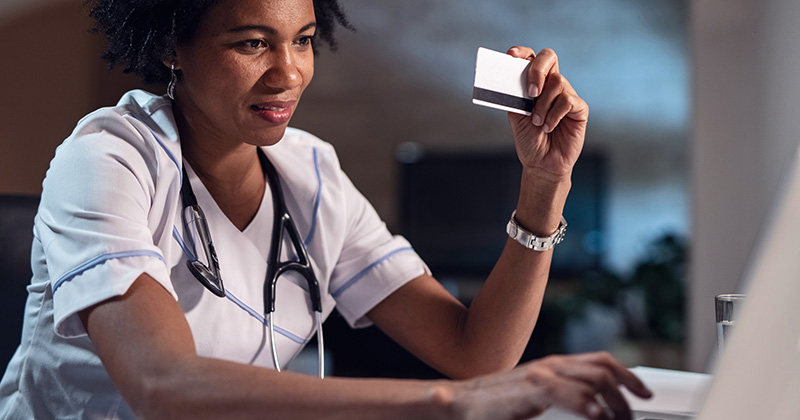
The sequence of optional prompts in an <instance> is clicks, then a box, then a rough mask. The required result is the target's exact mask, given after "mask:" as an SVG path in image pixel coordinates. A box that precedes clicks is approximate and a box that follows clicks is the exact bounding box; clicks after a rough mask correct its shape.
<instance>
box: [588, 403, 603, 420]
mask: <svg viewBox="0 0 800 420" xmlns="http://www.w3.org/2000/svg"><path fill="white" fill-rule="evenodd" d="M602 412H603V409H602V408H600V406H599V405H597V404H595V403H589V405H587V406H586V414H588V415H589V417H591V418H596V417H597V416H599V415H600V413H602Z"/></svg>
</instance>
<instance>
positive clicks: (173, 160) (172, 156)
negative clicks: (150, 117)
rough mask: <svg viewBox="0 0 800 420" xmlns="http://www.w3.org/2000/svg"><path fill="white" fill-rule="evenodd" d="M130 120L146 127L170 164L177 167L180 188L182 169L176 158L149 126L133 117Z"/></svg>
mask: <svg viewBox="0 0 800 420" xmlns="http://www.w3.org/2000/svg"><path fill="white" fill-rule="evenodd" d="M131 118H133V119H135V120H136V121H139V122H140V123H142V125H144V126H145V127H147V130H148V131H150V134H152V135H153V138H154V139H156V142H157V143H158V144H159V146H161V148H162V149H164V152H166V154H167V156H169V158H170V159H171V160H172V163H174V164H175V166H177V167H178V172H179V173H180V174H181V177H180V185H181V186H183V176H182V175H183V167H182V166H181V164H180V163H178V158H176V157H175V155H174V154H172V152H171V151H170V150H169V149H168V148H167V145H166V144H164V142H163V141H161V139H160V138H158V136H157V135H156V133H155V132H153V129H152V128H150V126H149V125H147V124H145V123H144V121H142V120H140V119H138V118H136V117H134V116H133V115H131Z"/></svg>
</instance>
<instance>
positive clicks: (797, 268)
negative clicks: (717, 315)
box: [698, 148, 800, 420]
mask: <svg viewBox="0 0 800 420" xmlns="http://www.w3.org/2000/svg"><path fill="white" fill-rule="evenodd" d="M776 198H777V199H776V200H774V201H773V203H772V206H773V207H772V209H771V211H770V213H769V214H768V218H767V219H766V220H765V223H764V226H763V227H762V229H761V237H760V238H759V239H758V240H757V241H756V246H755V247H754V248H753V249H754V252H753V253H752V258H751V260H750V262H749V267H748V269H747V271H746V272H745V276H744V280H745V290H746V293H747V299H746V300H745V304H744V307H743V310H742V312H741V317H740V319H739V320H737V325H736V329H735V330H734V332H733V334H732V337H731V340H730V342H729V343H730V345H726V349H725V352H724V354H723V355H722V356H721V358H720V360H719V361H718V363H717V366H716V368H715V374H714V380H713V383H712V385H711V388H710V390H709V392H708V396H707V398H706V402H705V405H704V407H703V409H702V410H701V412H700V415H699V416H698V419H699V420H722V419H725V420H745V419H747V420H751V419H763V420H771V419H800V148H798V150H797V151H796V152H795V156H794V158H793V159H792V164H791V166H790V167H789V168H788V170H787V171H786V173H785V175H784V178H783V185H781V189H780V190H779V192H778V194H777V196H776ZM709 304H711V303H710V302H709Z"/></svg>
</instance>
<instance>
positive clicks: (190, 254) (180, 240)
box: [172, 226, 197, 261]
mask: <svg viewBox="0 0 800 420" xmlns="http://www.w3.org/2000/svg"><path fill="white" fill-rule="evenodd" d="M172 237H173V238H175V240H176V241H178V245H180V246H181V249H183V254H184V255H186V258H188V259H189V261H194V260H196V259H197V256H196V254H195V253H194V252H192V250H191V249H189V247H188V246H186V244H185V243H184V242H183V238H181V234H180V233H178V228H177V227H175V226H173V227H172Z"/></svg>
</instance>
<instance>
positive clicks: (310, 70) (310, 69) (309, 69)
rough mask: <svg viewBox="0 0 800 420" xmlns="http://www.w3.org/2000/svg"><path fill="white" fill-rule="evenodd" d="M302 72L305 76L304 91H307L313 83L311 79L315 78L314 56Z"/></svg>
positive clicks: (305, 64)
mask: <svg viewBox="0 0 800 420" xmlns="http://www.w3.org/2000/svg"><path fill="white" fill-rule="evenodd" d="M300 72H301V73H302V75H303V89H305V88H306V87H307V86H308V84H309V83H311V79H313V78H314V56H313V55H312V56H311V58H309V59H308V60H307V61H306V62H305V63H303V66H302V67H301V69H300Z"/></svg>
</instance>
